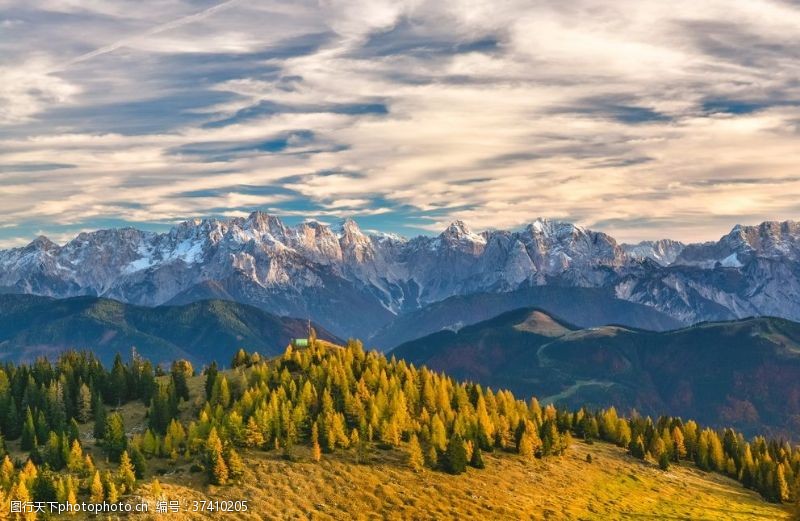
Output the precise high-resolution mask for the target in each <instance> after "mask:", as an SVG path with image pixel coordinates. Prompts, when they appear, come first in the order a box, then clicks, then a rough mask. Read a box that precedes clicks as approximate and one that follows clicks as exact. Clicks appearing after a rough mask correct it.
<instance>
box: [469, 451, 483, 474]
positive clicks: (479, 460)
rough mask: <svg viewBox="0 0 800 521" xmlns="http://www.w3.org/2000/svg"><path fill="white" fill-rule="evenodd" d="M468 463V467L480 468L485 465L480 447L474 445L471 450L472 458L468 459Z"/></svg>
mask: <svg viewBox="0 0 800 521" xmlns="http://www.w3.org/2000/svg"><path fill="white" fill-rule="evenodd" d="M469 465H470V467H473V468H476V469H482V468H484V467H485V466H486V465H485V464H484V463H483V454H482V453H481V448H480V447H475V449H474V450H473V451H472V459H470V461H469Z"/></svg>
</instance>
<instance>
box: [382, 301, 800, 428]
mask: <svg viewBox="0 0 800 521" xmlns="http://www.w3.org/2000/svg"><path fill="white" fill-rule="evenodd" d="M390 354H392V355H393V356H396V357H397V358H402V359H405V360H407V361H409V362H412V363H414V364H415V365H418V366H421V365H425V366H427V367H430V368H433V369H436V370H446V371H447V372H448V374H453V375H455V376H457V377H458V378H462V379H470V380H473V381H476V382H479V383H482V384H484V385H490V386H492V387H493V388H495V389H498V388H504V389H506V388H507V389H511V390H512V391H514V392H515V393H519V394H520V395H523V396H530V395H534V396H538V397H540V399H541V400H543V401H544V402H556V403H558V404H559V405H560V406H567V407H570V408H578V407H582V406H586V407H589V408H590V409H591V408H601V407H608V406H610V405H614V406H616V407H618V408H620V409H621V410H624V411H628V410H631V409H636V410H638V411H639V412H640V413H644V414H652V415H657V414H671V415H675V416H682V417H684V418H695V419H697V420H701V421H703V422H704V423H708V424H711V425H716V426H720V427H724V426H734V427H736V428H738V429H740V430H742V431H744V432H748V433H751V434H752V433H756V432H761V433H765V432H768V433H772V434H775V435H780V436H787V437H790V438H796V433H797V432H798V429H800V324H798V323H796V322H791V321H789V320H785V319H780V318H771V317H759V318H750V319H741V320H736V321H729V322H706V323H701V324H697V325H694V326H690V327H687V328H682V329H678V330H674V331H666V332H654V331H644V330H636V329H631V328H625V327H621V326H604V327H596V328H588V329H581V328H578V327H576V326H574V325H572V324H569V323H567V322H565V321H563V320H561V319H558V318H555V317H553V316H552V315H550V314H548V313H546V312H544V311H542V310H540V309H531V308H524V309H517V310H514V311H510V312H508V313H504V314H502V315H499V316H497V317H494V318H492V319H490V320H487V321H483V322H480V323H478V324H473V325H471V326H467V327H464V328H463V329H461V330H460V331H458V332H455V331H440V332H437V333H434V334H432V335H429V336H425V337H423V338H419V339H416V340H413V341H411V342H408V343H405V344H403V345H401V346H399V347H397V348H395V349H394V350H392V351H391V352H390Z"/></svg>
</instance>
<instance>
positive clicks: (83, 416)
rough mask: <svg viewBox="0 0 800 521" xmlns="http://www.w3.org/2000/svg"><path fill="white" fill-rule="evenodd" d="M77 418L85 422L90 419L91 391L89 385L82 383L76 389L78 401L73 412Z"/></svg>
mask: <svg viewBox="0 0 800 521" xmlns="http://www.w3.org/2000/svg"><path fill="white" fill-rule="evenodd" d="M75 416H76V418H77V420H78V421H79V422H81V423H86V422H88V421H89V420H91V419H92V391H91V390H90V389H89V386H87V385H86V384H84V383H82V384H81V386H80V388H79V389H78V403H77V411H76V414H75Z"/></svg>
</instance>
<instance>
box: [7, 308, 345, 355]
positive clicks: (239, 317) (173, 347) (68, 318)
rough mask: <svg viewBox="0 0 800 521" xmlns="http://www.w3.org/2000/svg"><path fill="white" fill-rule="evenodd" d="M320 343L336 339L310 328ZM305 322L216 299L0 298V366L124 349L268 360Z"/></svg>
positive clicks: (304, 329) (301, 331)
mask: <svg viewBox="0 0 800 521" xmlns="http://www.w3.org/2000/svg"><path fill="white" fill-rule="evenodd" d="M317 331H318V332H319V335H320V337H321V338H324V339H329V340H337V339H336V337H335V336H333V335H331V334H329V333H328V332H326V331H325V330H324V329H322V328H319V327H317ZM307 334H308V323H307V321H305V320H301V319H293V318H286V317H279V316H276V315H272V314H270V313H267V312H266V311H263V310H261V309H258V308H255V307H252V306H247V305H244V304H237V303H235V302H229V301H221V300H206V301H200V302H195V303H192V304H188V305H184V306H161V307H156V308H148V307H140V306H133V305H130V304H123V303H121V302H117V301H114V300H108V299H101V298H94V297H76V298H70V299H63V300H55V299H51V298H48V297H36V296H32V295H13V294H4V295H3V294H0V360H4V361H15V362H19V361H25V360H28V361H29V360H33V359H34V358H35V357H36V356H39V355H49V356H51V357H54V356H57V354H58V353H59V352H61V351H63V350H65V349H72V348H75V349H91V350H92V351H93V352H94V353H95V354H96V355H97V356H98V357H99V358H100V359H101V360H102V361H104V362H105V363H110V362H111V360H112V359H113V358H114V356H115V355H116V353H117V352H121V353H122V354H123V355H127V354H128V353H129V352H130V349H131V347H132V346H135V347H136V349H137V351H138V352H139V354H141V355H142V356H144V357H145V358H147V359H150V360H152V361H154V362H170V361H172V360H175V359H179V358H186V359H188V360H191V361H192V362H195V363H198V364H203V363H208V362H210V361H212V360H219V361H222V362H223V363H227V361H228V360H230V358H231V356H232V355H233V353H235V352H236V350H238V349H239V348H240V347H242V346H247V348H248V349H251V350H253V351H260V352H261V353H263V354H265V355H275V354H277V353H279V352H280V351H279V350H281V349H283V347H285V346H286V345H287V344H288V343H289V341H290V340H291V339H292V338H297V337H305V336H307Z"/></svg>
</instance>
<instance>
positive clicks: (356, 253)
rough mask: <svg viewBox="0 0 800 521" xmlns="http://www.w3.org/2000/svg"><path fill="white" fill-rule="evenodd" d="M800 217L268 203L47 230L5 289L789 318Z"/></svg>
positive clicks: (379, 314)
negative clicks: (411, 211)
mask: <svg viewBox="0 0 800 521" xmlns="http://www.w3.org/2000/svg"><path fill="white" fill-rule="evenodd" d="M798 275H800V224H798V223H794V222H784V223H777V222H766V223H762V224H761V225H759V226H737V227H735V228H734V229H733V230H732V231H731V232H730V233H729V234H728V235H726V236H724V237H722V239H720V241H718V242H715V243H705V244H696V245H686V246H684V245H683V244H681V243H677V242H674V241H668V240H664V241H658V242H650V243H640V244H638V245H633V246H631V245H619V244H617V242H616V241H615V240H614V239H613V238H612V237H610V236H608V235H606V234H604V233H599V232H594V231H591V230H587V229H584V228H582V227H580V226H576V225H573V224H570V223H565V222H559V221H551V220H547V219H537V220H535V221H533V222H532V223H531V224H530V225H528V226H527V227H525V228H524V229H522V230H521V231H513V232H512V231H488V232H483V233H480V234H479V233H475V232H473V231H471V230H470V229H469V227H468V226H467V225H466V224H465V223H463V222H460V221H457V222H454V223H452V224H451V225H450V226H449V227H448V228H447V229H446V230H444V231H443V232H442V233H441V234H440V235H438V236H436V237H417V238H414V239H411V240H406V239H403V238H399V237H394V236H388V235H368V234H365V233H363V232H362V231H361V230H360V229H359V227H358V225H357V224H356V223H355V221H352V220H349V219H348V220H345V221H344V222H342V223H341V225H340V226H339V227H338V228H336V229H333V228H331V227H329V226H327V225H323V224H320V223H317V222H306V223H303V224H300V225H298V226H296V227H289V226H286V225H285V224H284V223H283V222H282V221H281V220H280V219H279V218H277V217H275V216H271V215H267V214H264V213H261V212H256V213H253V214H252V215H250V216H249V217H247V218H246V219H245V218H236V219H231V220H219V219H204V220H193V221H188V222H185V223H182V224H180V225H178V226H176V227H175V228H173V229H171V230H170V231H169V232H166V233H161V234H158V233H152V232H143V231H139V230H135V229H131V228H124V229H114V230H100V231H97V232H92V233H81V234H80V235H78V236H77V237H76V238H75V239H73V240H72V241H70V242H68V243H66V244H65V245H63V246H59V245H57V244H54V243H53V242H51V241H49V240H48V239H47V238H45V237H40V238H37V239H36V240H35V241H33V242H32V243H31V244H29V245H28V246H25V247H22V248H16V249H12V250H6V251H0V287H5V288H7V290H9V291H16V292H20V293H32V294H38V295H47V296H52V297H69V296H77V295H96V296H103V297H108V298H113V299H117V300H121V301H124V302H130V303H135V304H143V305H149V306H152V305H158V304H164V303H185V302H191V301H195V300H199V299H204V298H210V297H217V298H227V299H231V300H237V301H240V302H244V303H248V304H254V305H257V306H259V307H262V308H264V309H266V310H268V311H272V312H276V313H280V314H286V315H294V316H298V317H301V318H302V317H306V316H312V317H314V318H315V319H316V320H318V321H319V322H320V323H321V324H322V325H324V326H326V327H328V328H329V329H330V330H331V331H333V332H334V333H336V334H339V335H343V336H346V335H359V336H368V335H369V334H371V333H373V332H374V331H376V330H377V329H378V328H379V327H381V326H382V325H384V324H386V323H387V322H388V321H390V320H391V319H392V318H393V317H395V316H396V315H398V314H403V313H406V312H408V311H410V310H416V309H419V308H421V307H423V306H425V305H428V304H431V303H434V302H438V301H441V300H443V299H446V298H448V297H452V296H457V295H469V294H473V293H478V292H483V293H486V292H490V293H491V292H493V293H499V292H508V291H513V290H517V289H520V288H525V287H532V286H545V285H546V286H553V287H564V286H568V287H587V288H603V289H605V290H607V291H608V293H609V295H610V296H615V297H617V298H620V299H624V300H628V301H631V302H635V303H638V304H644V305H647V306H650V307H653V308H655V309H657V310H659V311H662V312H664V313H666V314H668V315H670V316H672V317H674V318H676V319H678V320H680V321H681V322H683V323H692V322H697V321H701V320H710V319H720V318H734V317H744V316H750V315H777V316H782V317H786V318H791V319H795V320H797V319H800V277H798Z"/></svg>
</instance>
